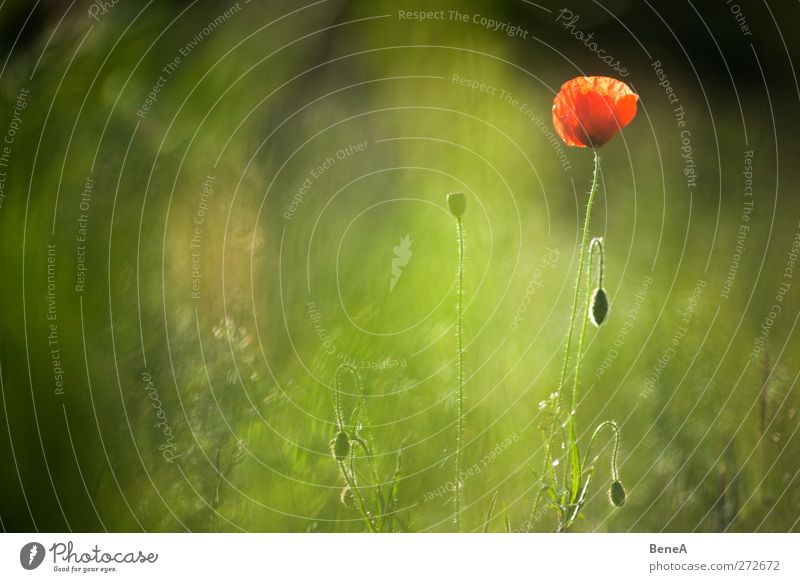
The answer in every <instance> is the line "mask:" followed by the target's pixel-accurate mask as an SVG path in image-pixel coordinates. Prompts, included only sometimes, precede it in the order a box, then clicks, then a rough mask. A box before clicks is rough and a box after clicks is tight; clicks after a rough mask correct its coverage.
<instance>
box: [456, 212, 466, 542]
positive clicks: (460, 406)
mask: <svg viewBox="0 0 800 582" xmlns="http://www.w3.org/2000/svg"><path fill="white" fill-rule="evenodd" d="M456 228H457V233H458V302H457V304H458V322H457V329H456V337H457V341H458V429H457V430H458V432H457V435H456V478H455V481H454V483H455V485H456V490H455V517H454V521H455V526H456V532H460V531H461V493H462V492H461V447H462V445H463V441H464V338H463V335H464V330H463V328H464V227H463V226H462V224H461V218H456Z"/></svg>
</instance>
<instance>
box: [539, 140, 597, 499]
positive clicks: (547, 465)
mask: <svg viewBox="0 0 800 582" xmlns="http://www.w3.org/2000/svg"><path fill="white" fill-rule="evenodd" d="M593 151H594V175H593V177H592V187H591V190H590V191H589V201H588V202H587V204H586V216H585V217H584V220H583V236H582V238H581V246H580V255H579V259H578V276H577V277H576V278H575V295H574V297H573V299H572V310H571V311H570V316H569V330H568V331H567V345H566V348H565V350H564V364H563V366H562V367H561V376H560V378H559V381H558V392H557V393H556V410H555V414H554V416H553V419H552V420H551V422H550V426H549V429H548V433H549V437H548V443H547V446H545V459H544V465H543V471H542V477H541V482H540V487H539V489H540V490H541V488H542V487H543V486H544V479H545V476H546V475H547V472H548V471H549V472H550V475H551V479H552V480H553V481H555V470H554V468H553V464H552V455H551V451H552V450H553V437H554V436H555V427H554V424H555V423H560V422H561V400H562V397H563V390H564V383H565V382H566V379H567V370H568V369H569V356H570V351H571V350H572V336H573V334H574V332H575V315H576V314H577V312H578V300H579V298H580V288H581V279H582V278H583V263H584V253H585V252H586V241H587V239H588V237H589V224H590V222H591V218H592V206H593V205H594V197H595V194H596V193H597V182H598V177H599V175H600V155H599V153H598V151H597V149H594V150H593ZM572 412H573V411H570V415H569V416H570V423H572ZM566 468H567V467H566V463H565V464H564V470H565V471H566ZM538 495H539V493H537V501H538Z"/></svg>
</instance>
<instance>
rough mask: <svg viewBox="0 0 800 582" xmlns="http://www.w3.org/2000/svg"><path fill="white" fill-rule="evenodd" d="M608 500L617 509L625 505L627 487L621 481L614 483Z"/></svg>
mask: <svg viewBox="0 0 800 582" xmlns="http://www.w3.org/2000/svg"><path fill="white" fill-rule="evenodd" d="M608 498H609V499H610V500H611V503H613V504H614V505H615V506H617V507H622V506H623V505H625V487H623V486H622V483H620V482H619V481H614V482H613V483H612V484H611V489H610V490H609V492H608Z"/></svg>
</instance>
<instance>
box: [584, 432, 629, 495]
mask: <svg viewBox="0 0 800 582" xmlns="http://www.w3.org/2000/svg"><path fill="white" fill-rule="evenodd" d="M607 426H608V427H610V428H611V430H612V431H614V450H613V451H612V453H611V480H612V481H619V473H618V472H617V456H618V455H619V441H620V434H619V426H617V423H616V422H614V421H613V420H607V421H605V422H601V423H600V424H599V425H597V428H596V429H594V433H593V434H592V438H591V440H590V441H589V446H588V447H587V449H586V460H585V461H584V463H583V465H584V466H587V465H588V464H589V460H590V459H591V453H592V445H593V444H594V441H595V440H596V439H597V435H598V434H599V433H600V431H601V430H602V429H604V428H605V427H607Z"/></svg>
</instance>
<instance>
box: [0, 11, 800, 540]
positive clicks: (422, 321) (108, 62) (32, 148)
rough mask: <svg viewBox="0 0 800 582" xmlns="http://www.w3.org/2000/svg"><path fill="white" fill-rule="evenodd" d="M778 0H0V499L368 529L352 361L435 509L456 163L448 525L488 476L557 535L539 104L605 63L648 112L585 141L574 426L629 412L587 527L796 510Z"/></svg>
mask: <svg viewBox="0 0 800 582" xmlns="http://www.w3.org/2000/svg"><path fill="white" fill-rule="evenodd" d="M562 9H563V10H566V11H567V12H569V13H571V16H570V15H569V14H567V12H564V11H563V10H562ZM419 10H437V11H443V12H442V13H441V15H442V18H441V19H438V20H426V21H423V22H420V21H414V20H410V19H408V18H406V16H405V15H406V13H408V12H413V11H419ZM401 11H402V12H401ZM450 11H458V13H459V14H461V15H466V21H464V20H463V19H462V18H461V17H456V16H455V13H451V12H450ZM576 16H577V19H575V17H576ZM799 17H800V4H798V2H796V1H794V0H790V1H785V2H763V1H762V2H759V1H755V0H738V3H734V2H724V1H718V2H703V3H700V2H688V1H684V0H679V1H677V2H670V3H655V2H648V1H647V0H613V1H612V0H602V1H600V2H588V1H573V2H571V3H570V4H569V5H568V6H564V5H563V4H559V3H555V2H553V1H551V0H539V1H537V2H535V3H534V2H528V1H525V0H506V1H503V2H490V1H488V0H486V1H472V0H461V1H458V2H453V1H446V0H442V1H440V2H437V3H436V5H435V6H432V5H431V4H430V3H429V2H422V1H413V0H403V1H402V2H390V1H380V0H379V1H366V0H363V1H362V0H356V1H341V0H320V1H316V2H307V3H306V2H301V3H297V2H288V1H287V2H266V1H265V2H261V1H258V0H253V1H246V0H239V2H231V3H228V2H201V1H195V2H166V1H159V2H155V1H150V2H138V3H134V2H124V1H119V2H117V3H116V4H114V3H113V2H106V3H100V2H97V3H90V2H88V1H86V0H76V1H74V2H66V1H65V2H56V1H45V0H43V1H38V2H35V3H31V2H25V1H15V0H5V1H4V2H2V3H0V29H1V30H2V33H1V34H0V43H2V54H0V63H2V64H1V65H0V88H1V91H0V99H1V100H2V116H1V117H0V134H2V135H3V138H2V139H4V143H3V144H0V145H2V147H3V148H5V149H3V150H1V151H0V154H2V155H3V158H2V159H0V162H2V165H1V166H0V171H2V175H1V176H0V179H1V180H2V182H0V185H1V186H2V190H0V265H2V271H0V299H2V301H1V304H2V307H3V308H2V310H0V329H1V330H2V331H1V332H0V378H2V385H1V392H2V399H1V400H0V403H2V410H3V413H2V415H0V475H1V476H2V480H1V481H0V526H2V528H3V529H4V530H6V531H26V530H31V531H32V530H36V531H104V530H108V531H143V530H145V531H185V530H191V531H241V530H244V531H276V532H304V531H342V532H350V531H363V529H364V526H363V522H361V521H360V518H359V516H358V513H357V512H356V511H355V509H354V508H353V507H352V506H351V507H348V506H346V505H345V504H342V503H341V501H340V492H341V489H342V482H341V478H340V476H339V475H338V474H337V469H336V466H335V463H334V462H333V459H332V458H331V456H330V452H329V441H330V439H331V438H332V437H333V435H334V433H335V430H336V428H335V419H334V412H333V407H332V405H331V385H332V382H333V377H334V373H335V370H336V368H337V366H339V365H340V364H341V363H343V362H350V363H353V364H354V365H355V366H356V367H358V368H359V370H360V376H361V380H362V382H363V386H364V396H363V401H365V402H366V406H365V408H366V418H367V419H368V421H367V425H366V427H365V431H367V432H368V434H369V437H370V439H371V441H372V443H373V446H374V448H375V453H376V459H377V465H378V471H379V473H380V476H381V479H385V480H386V482H387V483H388V482H389V481H390V480H391V478H392V476H393V474H394V470H395V464H396V457H397V453H398V450H399V449H400V447H401V444H403V443H404V449H403V455H402V470H401V473H400V475H399V481H398V496H397V498H398V511H397V519H396V521H395V527H396V528H397V529H400V530H403V531H449V530H451V528H452V523H451V516H452V502H451V496H452V492H451V490H452V473H453V467H454V465H453V463H454V459H453V457H452V452H453V446H454V443H455V426H456V425H455V422H456V400H455V390H456V380H457V367H456V342H455V340H456V338H455V327H454V326H455V322H456V307H455V305H456V288H455V274H456V267H457V260H458V254H457V251H458V249H457V245H456V237H455V235H456V233H455V222H454V220H453V218H452V217H451V216H450V215H449V213H448V212H447V207H446V203H445V194H446V193H447V192H449V191H453V190H461V191H464V192H465V193H466V195H467V198H468V209H467V212H466V214H465V217H464V228H465V232H466V270H465V292H464V301H465V328H464V332H465V336H464V337H465V364H466V376H467V383H466V386H465V392H466V407H467V416H466V434H465V443H466V444H465V448H464V454H465V459H464V466H465V467H473V466H477V467H478V470H477V471H476V472H474V474H473V475H471V476H470V477H469V478H468V479H467V480H466V481H465V482H464V496H465V510H464V516H463V523H464V527H465V529H467V530H475V531H481V530H483V529H484V527H485V526H486V525H487V524H485V521H486V515H487V512H488V509H489V506H490V503H491V500H492V498H493V496H494V495H495V494H496V495H497V509H496V511H495V516H496V517H495V518H494V519H492V520H491V522H490V523H488V529H489V531H503V530H505V529H506V527H507V526H506V525H505V523H504V521H506V520H507V522H508V524H509V525H508V527H509V529H511V530H512V531H524V530H526V529H529V527H528V526H529V525H530V529H533V530H534V531H552V529H553V528H554V527H555V521H554V518H553V515H551V514H549V513H541V514H539V515H535V516H534V519H533V523H530V524H529V523H528V520H529V518H530V514H531V507H532V505H533V500H534V496H535V491H536V483H537V479H536V475H535V472H536V471H538V469H539V465H540V463H541V459H542V447H541V442H542V441H541V434H540V430H539V426H540V423H541V418H540V416H539V415H540V409H539V403H540V402H541V401H542V400H544V399H545V398H547V396H548V394H550V393H551V392H552V391H553V390H554V389H555V386H556V383H557V380H558V373H559V370H560V359H561V355H562V350H563V342H564V339H565V332H566V325H567V322H568V317H569V307H570V304H571V298H572V290H573V288H574V273H575V270H576V267H577V252H578V250H579V249H578V246H577V244H578V236H579V233H580V226H581V218H582V214H583V209H584V206H585V203H586V199H587V190H588V186H589V182H590V178H591V170H592V159H591V157H592V156H591V152H590V151H587V150H581V149H575V148H567V147H566V146H564V145H563V144H562V143H561V142H560V141H558V140H557V138H555V137H554V136H553V134H552V126H551V123H550V108H551V104H552V99H553V96H554V95H555V92H556V91H557V90H558V88H559V87H560V85H561V83H563V82H564V81H566V80H567V79H569V78H571V77H574V76H577V75H580V74H595V75H611V76H616V77H618V78H620V79H622V80H624V81H626V82H627V83H629V84H630V85H631V86H632V87H633V88H634V89H635V91H636V92H637V93H638V94H639V96H640V102H639V103H640V108H639V113H638V115H637V117H636V119H635V120H634V121H633V123H631V125H630V126H628V127H627V128H625V130H624V131H623V132H622V133H621V134H620V135H619V136H617V137H616V138H615V139H614V140H612V141H611V142H610V143H609V144H607V145H606V146H605V147H603V148H602V151H601V154H602V158H603V166H602V185H601V190H600V193H599V198H598V203H597V205H596V207H595V213H594V220H593V223H592V227H591V233H592V235H594V236H603V237H604V238H605V243H606V253H607V255H606V272H605V286H606V289H607V290H608V292H609V295H610V297H611V305H612V306H611V314H610V316H609V319H608V321H607V324H605V325H604V326H603V327H602V328H600V329H594V328H592V329H590V332H589V336H588V339H589V341H588V348H587V350H588V351H587V355H586V359H585V368H584V372H583V381H582V398H581V403H580V407H579V409H578V413H577V423H578V431H579V436H580V437H581V439H582V443H584V445H585V443H586V440H587V437H588V436H589V435H591V432H592V430H593V429H594V427H595V426H596V425H597V424H598V423H599V422H601V421H602V420H606V419H614V420H616V421H617V422H618V423H619V424H620V426H621V427H622V437H623V438H622V445H621V450H620V475H621V478H622V480H623V482H624V483H625V485H626V488H627V490H628V501H627V503H626V504H625V506H624V507H623V508H621V509H614V508H613V507H612V506H611V505H610V504H609V503H608V499H607V495H606V491H607V488H608V485H609V483H610V476H609V473H608V463H609V453H610V450H609V447H606V448H605V449H603V451H602V452H601V454H600V458H599V461H598V466H597V472H596V475H595V480H594V483H593V488H592V490H591V498H590V500H589V503H588V505H587V507H586V510H585V512H584V514H585V519H583V520H581V521H580V522H579V523H578V525H577V526H576V528H575V529H576V530H578V531H746V532H752V531H758V532H761V531H779V532H786V531H798V530H800V487H799V486H798V485H799V484H800V480H799V479H800V460H798V459H800V435H798V434H797V428H798V406H800V397H798V388H797V386H796V382H797V377H798V374H800V359H799V358H800V342H798V341H797V337H798V335H797V334H798V332H797V323H798V318H799V317H800V269H799V268H798V263H797V260H798V252H799V249H800V238H798V237H800V204H799V203H798V183H799V180H800V164H798V163H797V160H798V155H800V137H798V129H799V128H800V126H798V111H800V88H798V79H797V70H796V68H797V64H796V62H795V58H796V57H797V56H798V55H799V54H800V52H798V40H797V35H796V34H794V29H793V26H794V24H795V23H796V22H797V20H798V18H799ZM483 18H486V19H487V20H485V21H484V20H482V19H483ZM489 21H492V22H496V23H499V24H498V27H497V29H496V30H493V28H494V27H493V25H492V24H491V23H490V22H489ZM511 26H516V27H517V28H514V29H512V28H510V27H511ZM509 33H511V34H509ZM579 33H581V34H579ZM590 33H591V34H593V37H592V39H590V40H588V41H587V40H586V37H585V35H588V34H590ZM582 35H583V36H582ZM581 37H583V39H584V40H581ZM592 42H596V46H595V45H593V44H592ZM597 50H602V51H605V52H604V53H601V54H602V55H608V56H610V57H613V59H612V58H609V59H608V60H609V61H612V63H611V65H609V64H607V63H606V62H604V61H603V60H601V58H600V57H599V56H598V54H597V52H596V51H597ZM617 61H618V62H619V65H617V64H616V62H617ZM654 63H660V65H659V64H654ZM615 67H616V69H617V70H615ZM620 69H624V73H625V74H624V75H623V74H622V71H620ZM659 69H660V71H659ZM668 87H669V89H670V90H671V91H672V93H668V92H667V88H668ZM670 95H672V96H673V97H672V100H673V101H672V102H671V101H670ZM677 108H682V110H677ZM679 122H683V123H684V124H685V125H683V126H679ZM747 188H750V189H749V190H748V189H747ZM404 239H406V242H404ZM393 260H395V262H394V263H393ZM398 272H399V273H400V274H399V275H398V274H397V273H398ZM342 389H343V390H344V391H345V392H347V393H348V395H346V396H344V398H343V400H344V408H345V409H346V410H350V409H352V408H353V407H355V406H356V401H357V400H358V398H357V396H355V394H357V389H356V387H355V385H354V382H353V380H352V377H350V376H344V377H343V382H342ZM604 444H605V443H604ZM385 486H388V485H385Z"/></svg>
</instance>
